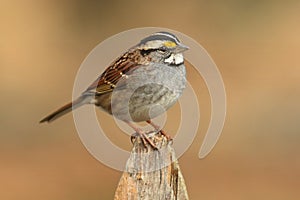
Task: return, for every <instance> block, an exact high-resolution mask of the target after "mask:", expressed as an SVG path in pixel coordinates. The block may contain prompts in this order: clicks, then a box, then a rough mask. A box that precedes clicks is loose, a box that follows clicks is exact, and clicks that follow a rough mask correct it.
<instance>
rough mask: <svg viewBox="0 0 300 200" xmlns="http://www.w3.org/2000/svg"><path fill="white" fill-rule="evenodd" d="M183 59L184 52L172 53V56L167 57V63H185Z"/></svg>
mask: <svg viewBox="0 0 300 200" xmlns="http://www.w3.org/2000/svg"><path fill="white" fill-rule="evenodd" d="M183 61H184V58H183V55H182V53H178V54H171V55H170V57H168V58H167V59H165V63H168V64H173V65H174V64H175V65H178V64H181V63H183Z"/></svg>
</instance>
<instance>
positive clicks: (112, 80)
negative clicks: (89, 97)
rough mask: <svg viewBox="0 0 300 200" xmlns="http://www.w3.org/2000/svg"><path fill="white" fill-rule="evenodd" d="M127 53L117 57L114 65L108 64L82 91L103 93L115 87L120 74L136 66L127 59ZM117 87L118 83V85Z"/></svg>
mask: <svg viewBox="0 0 300 200" xmlns="http://www.w3.org/2000/svg"><path fill="white" fill-rule="evenodd" d="M127 56H128V55H126V54H125V55H124V56H122V57H121V58H119V59H118V60H117V61H116V62H114V65H111V66H109V67H108V68H107V69H106V70H105V71H104V72H103V73H102V74H101V76H100V77H99V78H97V79H96V80H95V81H94V82H93V83H92V84H91V85H90V86H89V87H88V88H87V89H86V91H85V92H84V93H86V92H90V91H94V92H97V93H98V94H104V93H107V92H112V91H113V89H114V88H115V87H116V84H117V83H118V81H119V80H120V78H121V77H122V76H124V75H125V74H126V73H127V72H128V71H130V70H132V69H134V68H136V67H137V66H138V64H137V63H135V62H133V61H131V60H130V59H127V58H128V57H127ZM118 87H119V85H118Z"/></svg>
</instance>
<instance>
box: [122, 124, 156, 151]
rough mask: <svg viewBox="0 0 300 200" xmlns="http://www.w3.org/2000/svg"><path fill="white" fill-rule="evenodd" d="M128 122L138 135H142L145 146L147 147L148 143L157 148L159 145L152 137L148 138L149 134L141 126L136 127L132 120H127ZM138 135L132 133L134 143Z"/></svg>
mask: <svg viewBox="0 0 300 200" xmlns="http://www.w3.org/2000/svg"><path fill="white" fill-rule="evenodd" d="M126 123H127V124H128V125H129V126H130V127H131V128H132V129H133V130H135V132H136V133H137V134H138V136H140V137H141V140H142V143H143V145H144V146H145V147H147V143H148V144H149V145H150V146H151V147H152V148H153V149H155V150H157V147H156V146H155V144H154V143H153V141H152V140H151V139H149V138H148V136H147V134H146V133H145V132H144V131H143V130H142V129H140V128H138V127H136V126H135V125H134V124H133V123H132V122H129V121H126ZM134 137H136V135H132V136H131V138H130V140H131V142H132V143H133V138H134Z"/></svg>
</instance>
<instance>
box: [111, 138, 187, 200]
mask: <svg viewBox="0 0 300 200" xmlns="http://www.w3.org/2000/svg"><path fill="white" fill-rule="evenodd" d="M150 139H151V140H152V141H153V142H154V143H155V145H156V147H157V148H158V150H154V149H153V148H151V147H150V146H149V145H146V146H147V148H146V147H145V146H144V145H143V143H142V141H141V139H140V138H137V139H136V140H135V142H134V145H133V149H132V151H131V155H130V158H129V159H128V161H127V164H126V170H125V171H124V173H123V175H122V177H121V179H120V182H119V185H118V187H117V190H116V193H115V198H114V199H115V200H125V199H126V200H188V199H189V198H188V194H187V189H186V186H185V182H184V179H183V176H182V173H181V171H180V168H179V165H178V161H177V160H176V157H175V153H174V149H173V148H172V146H171V143H170V142H168V141H167V139H166V137H165V136H162V135H161V134H159V133H157V134H154V135H153V136H150Z"/></svg>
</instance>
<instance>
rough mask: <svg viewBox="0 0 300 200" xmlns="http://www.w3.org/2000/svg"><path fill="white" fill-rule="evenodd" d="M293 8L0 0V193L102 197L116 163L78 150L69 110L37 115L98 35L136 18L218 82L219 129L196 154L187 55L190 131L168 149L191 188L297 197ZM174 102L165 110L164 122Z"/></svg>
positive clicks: (204, 111)
mask: <svg viewBox="0 0 300 200" xmlns="http://www.w3.org/2000/svg"><path fill="white" fill-rule="evenodd" d="M299 10H300V2H299V1H297V0H294V1H292V0H287V1H279V0H277V1H276V0H269V1H268V0H261V1H254V0H252V1H250V0H249V1H241V0H229V1H221V0H215V1H205V0H203V1H196V0H191V1H180V0H172V1H147V2H144V1H121V0H120V1H80V0H73V1H71V0H59V1H58V0H27V1H15V0H9V1H8V0H2V1H1V6H0V25H1V26H0V29H1V30H0V93H1V101H0V102H1V104H0V110H1V112H0V199H7V200H16V199H44V200H48V199H49V200H50V199H51V200H52V199H56V200H69V199H70V200H71V199H72V200H80V199H89V200H96V199H113V196H114V191H115V189H116V187H117V184H118V181H119V178H120V177H121V172H119V171H115V170H112V169H110V168H108V167H106V166H104V165H103V164H101V163H100V162H98V161H97V160H96V159H94V158H93V157H92V156H91V155H90V154H89V153H88V152H87V150H86V149H85V147H84V146H83V145H82V143H81V142H80V139H79V137H78V135H77V133H76V130H75V127H74V122H73V119H72V115H70V114H69V115H67V116H65V117H63V118H61V119H60V120H58V121H56V122H54V123H52V124H48V125H47V124H38V121H39V120H40V119H41V118H42V117H44V116H45V115H46V114H48V113H49V112H51V111H53V110H54V109H56V108H57V107H59V106H61V105H62V104H64V103H66V102H68V101H69V100H70V99H71V96H72V88H73V82H74V79H75V76H76V72H77V70H78V69H79V67H80V64H81V63H82V61H83V60H84V58H85V57H86V56H87V54H88V53H89V52H90V51H91V50H92V49H93V48H94V47H95V46H96V45H97V44H99V43H100V42H101V41H103V40H105V39H106V38H108V37H110V36H112V35H114V34H116V33H119V32H121V31H125V30H127V29H130V28H136V27H145V26H156V27H165V28H170V29H174V30H177V31H180V32H182V33H185V34H186V35H189V36H190V37H192V38H194V39H195V40H197V41H198V42H199V43H200V44H201V45H202V46H203V47H204V48H206V50H207V51H208V52H209V54H210V55H211V56H212V58H213V59H214V61H215V62H216V64H217V65H218V67H219V70H220V72H221V74H222V76H223V79H224V82H225V87H226V92H227V101H228V107H227V109H228V110H227V118H226V122H225V127H224V131H223V133H222V136H221V138H220V140H219V142H218V144H217V146H216V147H215V148H214V150H213V151H212V152H211V154H209V156H208V157H206V158H205V159H203V160H200V159H198V151H199V148H200V145H201V143H202V141H203V137H204V134H205V133H206V130H207V127H208V123H209V119H210V102H209V95H208V92H207V89H206V86H205V84H204V82H203V80H202V78H201V77H200V76H197V75H196V74H195V73H193V70H194V69H193V68H192V67H191V66H188V79H189V81H190V82H191V83H192V84H193V86H194V89H195V91H196V92H197V95H198V98H199V103H200V108H201V121H200V128H199V131H198V134H197V137H196V139H195V141H194V142H193V144H192V146H191V147H190V148H189V149H188V151H187V152H186V153H185V154H184V155H183V156H182V157H181V158H180V159H179V162H180V166H181V168H182V172H183V175H184V177H185V181H186V184H187V187H188V191H189V195H190V198H191V199H205V200H215V199H217V200H218V199H230V200H253V199H272V200H282V199H288V200H294V199H300V190H299V185H300V156H299V153H300V145H299V144H300V134H299V130H300V123H299V118H300V106H299V102H300V57H299V51H300V37H299V35H300V26H299V22H300V12H299ZM124 51H125V50H124ZM96 76H97V75H96V74H95V77H96ZM91 81H92V80H91ZM179 111H180V110H179V108H178V105H177V106H175V107H174V108H172V109H171V110H170V111H169V116H170V117H169V118H168V123H167V124H166V127H165V130H167V131H168V132H170V133H172V132H175V131H176V128H177V127H174V126H172V124H174V121H176V120H178V119H177V118H178V115H180V112H179ZM98 116H99V121H101V123H102V124H104V125H105V127H106V128H107V130H109V131H110V132H111V133H112V134H110V135H109V137H110V138H111V140H112V141H113V142H115V143H116V144H117V145H119V146H121V147H122V148H124V149H128V150H129V149H130V147H131V144H130V140H129V137H128V136H127V135H125V134H123V133H122V132H121V131H120V130H119V129H118V128H115V127H114V125H113V120H112V119H111V117H110V116H108V115H106V114H104V113H102V112H99V113H98ZM103 122H104V123H103Z"/></svg>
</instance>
